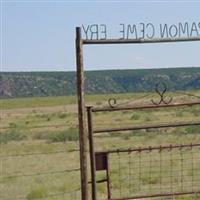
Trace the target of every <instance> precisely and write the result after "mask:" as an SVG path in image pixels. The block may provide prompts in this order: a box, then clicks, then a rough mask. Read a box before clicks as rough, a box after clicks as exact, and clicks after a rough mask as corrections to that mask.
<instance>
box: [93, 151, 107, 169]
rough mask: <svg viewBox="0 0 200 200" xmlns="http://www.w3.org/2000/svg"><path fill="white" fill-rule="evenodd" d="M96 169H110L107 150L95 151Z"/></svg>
mask: <svg viewBox="0 0 200 200" xmlns="http://www.w3.org/2000/svg"><path fill="white" fill-rule="evenodd" d="M95 163H96V170H97V171H100V170H107V169H108V154H107V153H106V152H105V153H104V152H100V153H99V152H96V153H95Z"/></svg>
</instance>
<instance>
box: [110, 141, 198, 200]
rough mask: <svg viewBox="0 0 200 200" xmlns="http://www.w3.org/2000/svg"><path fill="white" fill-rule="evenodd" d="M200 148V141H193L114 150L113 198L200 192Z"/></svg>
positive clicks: (111, 154)
mask: <svg viewBox="0 0 200 200" xmlns="http://www.w3.org/2000/svg"><path fill="white" fill-rule="evenodd" d="M199 150H200V145H199V144H197V145H194V144H191V145H184V146H182V145H180V146H171V145H170V146H165V147H162V146H160V147H149V148H144V149H141V148H138V149H129V150H124V151H120V150H118V151H113V152H111V153H110V154H109V165H110V169H109V170H110V184H111V188H112V199H121V198H124V199H126V198H129V199H130V198H132V199H134V198H135V199H137V198H149V197H159V196H174V195H181V194H192V193H198V192H200V154H199Z"/></svg>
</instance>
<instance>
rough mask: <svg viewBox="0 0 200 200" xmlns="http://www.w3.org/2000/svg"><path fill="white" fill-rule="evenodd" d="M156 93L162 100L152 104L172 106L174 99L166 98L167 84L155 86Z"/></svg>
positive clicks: (153, 101)
mask: <svg viewBox="0 0 200 200" xmlns="http://www.w3.org/2000/svg"><path fill="white" fill-rule="evenodd" d="M155 91H156V93H157V94H158V95H159V96H160V100H159V101H158V102H155V100H153V99H152V100H151V102H152V103H153V104H154V105H160V104H162V103H163V104H166V105H168V104H170V103H171V102H172V97H170V98H169V99H166V97H165V96H164V95H165V93H166V92H167V85H166V84H165V83H163V82H162V83H157V84H156V86H155Z"/></svg>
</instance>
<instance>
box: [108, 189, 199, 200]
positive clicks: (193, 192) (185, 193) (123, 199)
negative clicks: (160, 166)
mask: <svg viewBox="0 0 200 200" xmlns="http://www.w3.org/2000/svg"><path fill="white" fill-rule="evenodd" d="M197 193H200V190H198V191H191V192H177V193H160V194H152V195H141V196H133V197H124V198H122V197H121V198H112V199H110V200H129V199H144V198H153V197H167V196H180V195H190V194H197Z"/></svg>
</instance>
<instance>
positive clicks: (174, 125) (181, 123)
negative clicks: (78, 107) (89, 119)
mask: <svg viewBox="0 0 200 200" xmlns="http://www.w3.org/2000/svg"><path fill="white" fill-rule="evenodd" d="M193 125H200V122H179V123H171V124H155V125H144V126H132V127H119V128H107V129H96V130H93V133H107V132H117V131H130V130H142V129H151V128H168V127H169V128H170V127H180V126H193Z"/></svg>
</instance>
